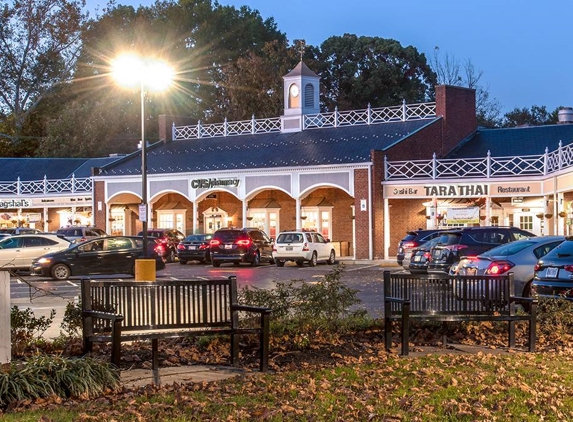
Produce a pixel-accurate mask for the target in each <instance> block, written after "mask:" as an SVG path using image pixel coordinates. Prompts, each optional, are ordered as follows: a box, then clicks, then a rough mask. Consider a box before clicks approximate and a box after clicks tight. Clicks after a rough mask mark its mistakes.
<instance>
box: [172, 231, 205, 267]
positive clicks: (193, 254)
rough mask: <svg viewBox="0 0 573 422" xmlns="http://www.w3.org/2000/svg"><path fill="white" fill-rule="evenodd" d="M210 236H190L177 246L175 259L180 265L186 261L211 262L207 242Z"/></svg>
mask: <svg viewBox="0 0 573 422" xmlns="http://www.w3.org/2000/svg"><path fill="white" fill-rule="evenodd" d="M212 238H213V235H212V234H190V235H189V236H187V237H186V238H185V239H183V240H182V241H181V242H179V244H178V245H177V258H178V259H179V263H180V264H181V265H185V264H187V262H188V261H200V262H206V261H210V260H211V254H210V252H209V242H210V241H211V239H212Z"/></svg>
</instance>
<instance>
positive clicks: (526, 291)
mask: <svg viewBox="0 0 573 422" xmlns="http://www.w3.org/2000/svg"><path fill="white" fill-rule="evenodd" d="M521 295H522V297H529V298H530V297H531V281H530V282H528V283H527V284H526V285H525V286H523V292H522V293H521ZM521 306H523V309H524V310H525V312H529V311H530V310H531V305H530V304H529V303H523V304H522V305H521Z"/></svg>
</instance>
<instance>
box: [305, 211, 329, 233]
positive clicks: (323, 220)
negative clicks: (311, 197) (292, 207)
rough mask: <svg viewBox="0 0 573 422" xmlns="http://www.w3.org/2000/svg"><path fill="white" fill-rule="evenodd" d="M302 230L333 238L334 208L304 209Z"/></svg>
mask: <svg viewBox="0 0 573 422" xmlns="http://www.w3.org/2000/svg"><path fill="white" fill-rule="evenodd" d="M302 217H306V218H303V220H302V229H303V230H305V231H316V232H318V233H320V234H322V235H323V236H324V237H326V238H329V239H330V238H331V237H332V227H331V225H330V222H331V221H332V208H331V207H328V208H325V207H304V209H303V211H302Z"/></svg>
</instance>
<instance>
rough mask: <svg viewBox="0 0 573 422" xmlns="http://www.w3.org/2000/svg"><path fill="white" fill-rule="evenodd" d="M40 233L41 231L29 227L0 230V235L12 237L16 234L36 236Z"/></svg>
mask: <svg viewBox="0 0 573 422" xmlns="http://www.w3.org/2000/svg"><path fill="white" fill-rule="evenodd" d="M38 233H42V231H41V230H38V229H33V228H31V227H11V228H5V229H0V235H6V236H14V235H18V234H38Z"/></svg>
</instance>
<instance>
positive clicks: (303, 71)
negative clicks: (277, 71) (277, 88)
mask: <svg viewBox="0 0 573 422" xmlns="http://www.w3.org/2000/svg"><path fill="white" fill-rule="evenodd" d="M290 76H312V77H314V78H318V77H319V76H318V75H317V74H316V73H314V72H313V71H312V70H310V68H309V67H308V66H307V65H306V64H304V62H303V61H300V62H299V63H298V64H297V65H296V67H295V68H294V69H293V70H291V71H290V72H289V73H287V74H286V75H285V76H283V78H288V77H290Z"/></svg>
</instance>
